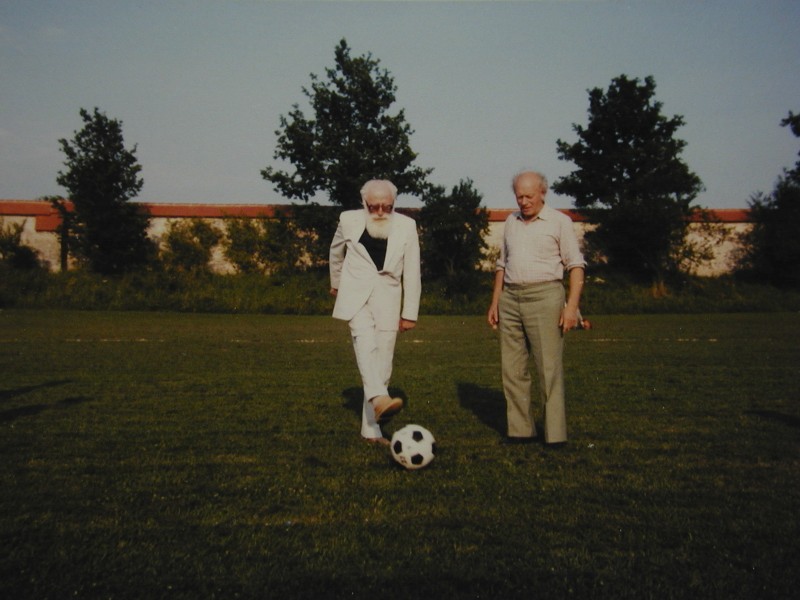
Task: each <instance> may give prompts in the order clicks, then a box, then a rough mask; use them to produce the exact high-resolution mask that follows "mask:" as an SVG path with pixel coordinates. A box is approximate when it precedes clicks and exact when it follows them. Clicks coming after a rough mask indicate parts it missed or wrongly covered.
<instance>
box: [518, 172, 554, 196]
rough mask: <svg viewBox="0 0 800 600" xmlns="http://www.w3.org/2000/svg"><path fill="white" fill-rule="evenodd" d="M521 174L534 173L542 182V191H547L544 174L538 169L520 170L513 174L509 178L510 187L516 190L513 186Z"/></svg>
mask: <svg viewBox="0 0 800 600" xmlns="http://www.w3.org/2000/svg"><path fill="white" fill-rule="evenodd" d="M523 175H536V177H538V178H539V181H540V182H541V184H542V191H543V192H547V190H548V183H547V177H545V176H544V173H540V172H539V171H520V172H519V173H517V174H516V175H514V177H513V179H511V189H512V190H513V191H516V189H515V188H516V187H517V181H519V178H520V177H522V176H523Z"/></svg>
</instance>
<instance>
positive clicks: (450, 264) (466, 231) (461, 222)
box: [419, 179, 489, 291]
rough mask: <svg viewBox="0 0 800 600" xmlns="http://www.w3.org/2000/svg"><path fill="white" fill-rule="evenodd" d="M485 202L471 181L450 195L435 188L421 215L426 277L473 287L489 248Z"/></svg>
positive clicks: (464, 183) (460, 184) (427, 197)
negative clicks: (486, 238)
mask: <svg viewBox="0 0 800 600" xmlns="http://www.w3.org/2000/svg"><path fill="white" fill-rule="evenodd" d="M482 201H483V196H482V195H481V194H480V193H479V192H478V191H477V190H476V189H475V188H474V187H473V183H472V181H471V180H469V179H467V180H462V181H461V182H459V184H458V185H457V186H455V187H453V190H452V191H451V192H450V194H447V193H446V191H445V188H444V187H440V186H434V187H431V191H430V192H429V193H428V194H427V195H426V196H425V198H424V203H425V206H424V207H423V208H422V209H421V210H420V212H419V223H420V229H421V232H422V233H421V246H422V265H423V269H424V272H425V274H426V276H428V277H431V278H434V279H438V278H444V279H445V280H446V281H447V283H448V287H453V286H455V287H464V286H467V285H469V281H468V280H469V279H470V277H469V274H474V273H475V272H476V271H477V270H478V269H479V267H480V262H481V260H483V259H484V258H485V251H486V249H487V246H486V242H485V241H484V235H485V234H486V232H487V231H488V229H489V213H488V212H487V211H486V209H485V208H482V207H481V202H482ZM455 291H465V290H463V289H458V290H455Z"/></svg>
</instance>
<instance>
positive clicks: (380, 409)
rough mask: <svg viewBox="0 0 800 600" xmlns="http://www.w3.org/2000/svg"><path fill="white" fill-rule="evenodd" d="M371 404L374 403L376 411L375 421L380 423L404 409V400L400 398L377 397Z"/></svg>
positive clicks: (373, 406)
mask: <svg viewBox="0 0 800 600" xmlns="http://www.w3.org/2000/svg"><path fill="white" fill-rule="evenodd" d="M370 402H372V408H373V409H374V410H375V420H376V421H378V422H380V421H382V420H384V419H387V418H389V417H391V416H392V415H393V414H395V413H396V412H399V411H400V410H401V409H402V408H403V400H402V399H400V398H390V397H389V396H376V397H375V398H373V399H372V400H370Z"/></svg>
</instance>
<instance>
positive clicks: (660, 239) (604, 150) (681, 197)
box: [553, 75, 703, 293]
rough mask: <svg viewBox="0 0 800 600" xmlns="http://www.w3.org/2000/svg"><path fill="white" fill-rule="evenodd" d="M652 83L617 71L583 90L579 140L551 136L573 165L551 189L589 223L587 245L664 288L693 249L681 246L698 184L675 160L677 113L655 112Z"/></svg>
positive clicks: (577, 130)
mask: <svg viewBox="0 0 800 600" xmlns="http://www.w3.org/2000/svg"><path fill="white" fill-rule="evenodd" d="M655 88H656V83H655V80H654V79H653V78H652V77H646V78H645V80H644V81H643V82H640V81H639V79H628V77H627V76H625V75H620V76H619V77H616V78H615V79H613V80H612V81H611V84H610V85H609V88H608V90H607V91H604V90H603V89H601V88H595V89H592V90H590V91H589V110H588V114H589V122H588V125H587V126H586V127H583V126H581V125H576V124H573V130H574V131H575V133H577V135H578V138H579V140H578V141H577V142H576V143H574V144H569V143H567V142H564V141H562V140H558V141H557V149H558V155H559V158H560V159H562V160H568V161H572V162H574V163H575V164H576V165H577V167H578V168H577V170H575V171H573V172H572V173H571V174H569V175H567V176H565V177H563V178H561V179H560V180H559V181H557V182H556V183H555V184H554V185H553V190H554V191H556V192H557V193H560V194H567V195H569V196H572V197H573V198H574V199H575V206H576V207H577V208H579V209H585V211H586V213H587V214H588V215H589V218H590V220H591V222H592V223H594V224H595V225H596V228H595V229H594V230H593V231H590V232H588V233H587V234H586V241H587V243H588V244H589V246H590V248H594V249H596V250H599V251H600V253H602V255H604V256H605V257H606V258H607V260H608V263H609V264H610V265H612V266H614V267H617V268H620V269H622V270H624V271H626V272H627V273H629V274H631V275H634V276H636V277H640V278H649V279H650V280H651V281H652V282H653V284H654V289H656V290H658V291H659V292H662V293H663V292H664V291H665V280H666V279H667V277H668V276H670V275H674V274H676V273H677V272H678V271H679V270H680V267H681V265H680V262H679V260H678V257H681V256H682V257H686V256H687V255H689V256H692V255H693V254H694V255H695V256H696V254H697V253H699V249H698V250H697V252H693V251H692V249H691V248H690V247H688V246H687V245H689V246H690V244H689V242H688V240H687V233H688V226H689V218H690V216H691V215H692V213H693V212H694V211H695V208H694V207H692V206H691V203H692V201H693V200H694V198H696V197H697V194H698V193H699V192H700V191H701V190H702V189H703V187H702V182H701V181H700V179H699V178H698V177H697V175H695V174H694V173H692V172H691V171H690V170H689V168H688V167H687V165H686V164H685V163H684V162H683V161H682V160H681V158H680V154H681V152H682V151H683V149H684V147H685V146H686V142H684V141H682V140H679V139H676V138H675V133H676V131H677V130H678V128H679V127H681V126H682V125H683V124H684V120H683V117H681V116H678V115H676V116H674V117H672V118H667V117H665V116H664V115H662V113H661V107H662V105H661V103H660V102H657V101H656V100H655ZM696 258H702V257H699V256H696Z"/></svg>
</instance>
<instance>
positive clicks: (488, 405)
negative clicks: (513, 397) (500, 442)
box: [457, 382, 506, 435]
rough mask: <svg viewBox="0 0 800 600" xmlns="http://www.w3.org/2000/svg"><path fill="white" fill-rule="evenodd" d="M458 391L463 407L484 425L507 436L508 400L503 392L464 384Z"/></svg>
mask: <svg viewBox="0 0 800 600" xmlns="http://www.w3.org/2000/svg"><path fill="white" fill-rule="evenodd" d="M457 389H458V401H459V403H460V404H461V406H462V407H464V408H466V409H467V410H470V411H472V413H473V414H474V415H475V416H476V417H478V419H479V420H480V422H481V423H483V424H484V425H487V426H488V427H491V428H492V429H494V430H495V431H497V432H498V433H499V434H500V435H505V433H506V399H505V396H503V392H502V391H500V390H496V389H494V388H487V387H483V386H480V385H475V384H474V383H463V382H461V383H459V384H458V385H457Z"/></svg>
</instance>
